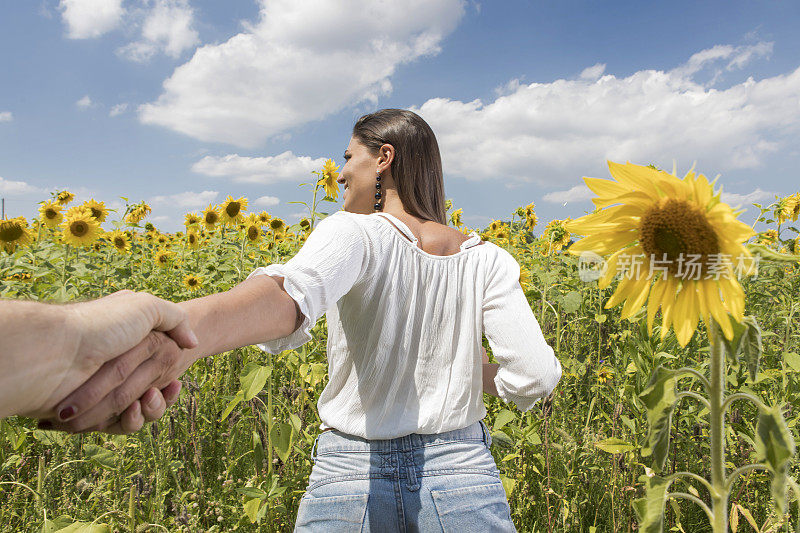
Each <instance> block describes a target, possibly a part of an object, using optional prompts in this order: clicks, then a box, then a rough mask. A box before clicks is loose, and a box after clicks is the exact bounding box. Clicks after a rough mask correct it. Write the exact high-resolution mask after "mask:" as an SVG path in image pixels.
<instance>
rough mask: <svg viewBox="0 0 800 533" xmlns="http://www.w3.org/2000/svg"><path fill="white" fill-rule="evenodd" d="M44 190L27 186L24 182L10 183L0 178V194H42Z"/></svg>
mask: <svg viewBox="0 0 800 533" xmlns="http://www.w3.org/2000/svg"><path fill="white" fill-rule="evenodd" d="M43 192H45V190H44V189H40V188H39V187H34V186H33V185H29V184H28V183H25V182H24V181H11V180H7V179H4V178H2V177H0V194H5V195H8V196H14V195H17V194H30V193H43Z"/></svg>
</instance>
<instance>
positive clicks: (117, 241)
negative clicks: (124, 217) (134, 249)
mask: <svg viewBox="0 0 800 533" xmlns="http://www.w3.org/2000/svg"><path fill="white" fill-rule="evenodd" d="M107 238H108V240H109V242H110V243H111V245H112V246H113V247H114V248H115V249H116V250H117V251H118V252H119V253H121V254H124V253H127V252H129V251H130V249H131V242H130V239H129V238H128V236H127V235H126V234H125V233H123V232H121V231H119V230H117V231H114V232H113V233H110V234H109V235H108V237H107Z"/></svg>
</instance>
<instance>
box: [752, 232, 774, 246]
mask: <svg viewBox="0 0 800 533" xmlns="http://www.w3.org/2000/svg"><path fill="white" fill-rule="evenodd" d="M756 240H757V241H758V242H759V243H761V244H775V243H776V242H778V232H777V231H775V230H774V229H768V230H767V231H765V232H763V233H759V234H758V237H756Z"/></svg>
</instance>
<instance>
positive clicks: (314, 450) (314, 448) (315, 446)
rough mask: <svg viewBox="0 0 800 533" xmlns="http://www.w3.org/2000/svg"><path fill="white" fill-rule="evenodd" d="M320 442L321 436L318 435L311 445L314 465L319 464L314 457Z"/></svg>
mask: <svg viewBox="0 0 800 533" xmlns="http://www.w3.org/2000/svg"><path fill="white" fill-rule="evenodd" d="M318 440H319V435H317V438H315V439H314V444H312V445H311V461H312V462H314V463H316V462H317V456H316V455H314V454H315V453H316V448H317V441H318Z"/></svg>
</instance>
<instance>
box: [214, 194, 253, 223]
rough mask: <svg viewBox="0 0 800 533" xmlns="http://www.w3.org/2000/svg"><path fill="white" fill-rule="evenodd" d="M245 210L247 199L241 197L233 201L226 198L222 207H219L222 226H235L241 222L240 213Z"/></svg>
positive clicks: (230, 198) (242, 217)
mask: <svg viewBox="0 0 800 533" xmlns="http://www.w3.org/2000/svg"><path fill="white" fill-rule="evenodd" d="M246 209H247V198H245V197H244V196H242V197H241V198H239V199H234V198H233V196H230V195H229V196H228V197H227V198H226V199H225V201H224V202H222V205H220V215H221V217H222V222H223V224H230V225H232V226H235V225H236V224H238V223H239V222H241V221H242V220H244V216H243V215H242V212H243V211H244V210H246Z"/></svg>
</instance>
